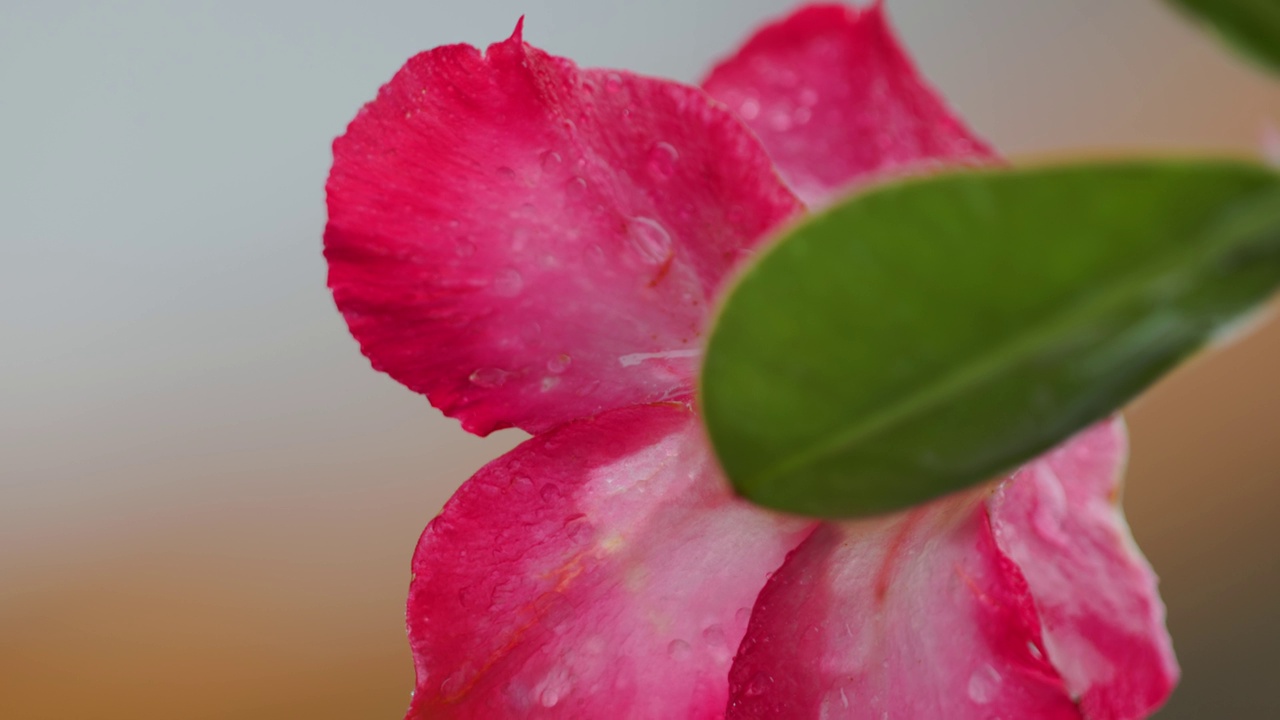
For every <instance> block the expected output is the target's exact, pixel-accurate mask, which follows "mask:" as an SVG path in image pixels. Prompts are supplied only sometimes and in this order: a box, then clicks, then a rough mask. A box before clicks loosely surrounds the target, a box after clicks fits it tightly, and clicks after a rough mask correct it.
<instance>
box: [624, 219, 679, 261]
mask: <svg viewBox="0 0 1280 720" xmlns="http://www.w3.org/2000/svg"><path fill="white" fill-rule="evenodd" d="M627 236H628V238H629V239H630V240H631V246H632V247H633V248H635V250H636V252H637V253H639V254H640V257H641V258H642V259H643V260H645V261H646V262H649V263H652V264H654V265H660V264H662V263H664V262H666V261H667V260H668V259H669V258H670V257H671V252H672V250H671V235H670V233H668V232H667V229H666V228H664V227H662V225H660V224H659V223H658V221H657V220H654V219H652V218H647V217H635V218H631V222H630V223H628V225H627Z"/></svg>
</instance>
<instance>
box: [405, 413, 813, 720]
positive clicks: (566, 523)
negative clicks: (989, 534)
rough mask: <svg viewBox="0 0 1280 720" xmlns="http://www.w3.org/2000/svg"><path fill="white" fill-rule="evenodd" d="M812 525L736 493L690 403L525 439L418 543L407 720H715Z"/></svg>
mask: <svg viewBox="0 0 1280 720" xmlns="http://www.w3.org/2000/svg"><path fill="white" fill-rule="evenodd" d="M812 527H813V523H812V522H810V521H808V520H802V519H794V518H785V517H783V516H779V515H774V514H771V513H768V512H765V511H762V510H760V509H759V508H756V507H754V506H751V505H748V504H747V503H745V502H744V501H741V500H738V499H736V498H734V497H732V496H731V494H730V492H729V490H728V486H727V484H726V483H725V481H724V479H723V477H722V476H721V475H720V473H719V471H718V469H717V466H716V464H715V461H714V459H713V458H712V456H711V454H710V451H709V449H708V445H707V443H706V441H705V440H704V439H703V435H702V430H701V425H700V423H699V422H698V420H697V417H696V416H695V414H694V413H693V411H692V410H691V409H690V408H689V407H687V406H685V405H681V404H662V405H651V406H643V407H636V408H626V409H621V410H616V411H613V412H610V413H606V414H604V415H601V416H599V417H596V418H593V419H589V420H583V421H578V422H574V423H570V424H568V425H564V426H562V427H560V428H558V429H556V430H553V431H551V432H549V433H545V434H543V435H540V436H538V437H535V438H533V439H532V440H529V441H527V442H526V443H524V444H523V445H521V446H519V447H518V448H516V449H515V450H513V451H512V452H510V453H508V454H507V455H506V456H504V457H502V458H500V459H498V460H496V461H495V462H493V463H491V464H490V465H488V466H487V467H485V468H484V469H483V470H481V471H480V472H479V473H477V474H476V475H475V477H473V478H472V479H471V480H469V481H468V482H467V483H466V484H465V485H464V486H463V487H462V489H461V490H459V491H458V493H457V494H456V495H455V496H454V498H453V499H452V500H450V502H449V504H448V505H447V506H446V507H445V509H444V512H443V513H442V514H441V516H440V517H439V518H437V519H436V520H435V521H433V522H432V523H431V525H430V526H429V527H428V528H427V530H426V532H425V533H424V535H423V536H422V540H421V541H420V543H419V545H418V550H417V553H416V554H415V556H414V563H413V567H414V573H415V577H414V581H413V585H412V589H411V591H410V596H409V614H408V618H409V631H410V640H411V645H412V647H413V652H414V657H415V661H416V665H417V671H418V683H417V691H416V693H415V694H414V701H413V707H412V709H411V711H410V713H409V716H408V717H409V718H411V720H419V719H424V720H425V719H426V718H432V719H437V718H475V719H478V720H479V719H482V720H496V719H498V718H582V719H583V720H594V719H596V718H601V719H603V718H627V719H628V720H675V719H678V720H714V719H717V718H722V717H723V716H724V709H725V706H726V703H727V700H728V690H729V681H728V674H729V666H730V663H731V661H732V658H733V654H734V651H735V650H736V648H737V647H738V643H739V641H740V640H741V639H742V636H743V633H744V632H745V631H746V625H747V621H748V618H749V617H750V608H751V606H752V604H753V603H754V602H755V599H756V596H757V594H758V593H759V591H760V588H762V587H763V586H764V583H765V580H766V578H767V577H768V575H769V573H770V572H771V571H773V570H774V569H776V568H777V567H778V566H779V565H780V564H781V562H782V559H783V557H784V556H785V554H786V553H787V552H788V551H789V550H791V549H792V548H793V547H795V546H796V545H797V544H798V543H799V542H800V541H801V540H802V539H803V538H804V537H805V535H807V534H808V533H809V532H810V531H811V529H812Z"/></svg>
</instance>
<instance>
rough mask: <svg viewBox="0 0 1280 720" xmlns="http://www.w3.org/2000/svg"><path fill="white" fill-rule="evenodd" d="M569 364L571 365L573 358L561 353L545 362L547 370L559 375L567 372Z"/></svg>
mask: <svg viewBox="0 0 1280 720" xmlns="http://www.w3.org/2000/svg"><path fill="white" fill-rule="evenodd" d="M571 364H573V358H571V357H569V356H568V355H567V354H564V353H561V354H559V355H557V356H555V357H553V358H551V359H550V360H548V361H547V370H549V371H551V372H553V373H555V374H557V375H559V374H560V373H562V372H564V371H565V370H568V369H569V366H570V365H571Z"/></svg>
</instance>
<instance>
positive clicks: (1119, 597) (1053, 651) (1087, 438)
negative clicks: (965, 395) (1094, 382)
mask: <svg viewBox="0 0 1280 720" xmlns="http://www.w3.org/2000/svg"><path fill="white" fill-rule="evenodd" d="M1127 447H1128V445H1127V441H1126V437H1125V432H1124V425H1123V423H1122V422H1121V421H1119V420H1115V421H1111V422H1108V423H1104V424H1102V425H1099V426H1097V427H1095V428H1093V429H1091V430H1089V431H1087V432H1086V433H1085V434H1084V435H1081V436H1080V437H1079V438H1078V439H1077V440H1076V441H1075V442H1073V443H1071V444H1069V445H1067V446H1065V447H1063V448H1061V449H1059V450H1057V451H1055V452H1053V453H1051V454H1050V455H1048V456H1047V457H1045V458H1044V459H1043V460H1041V461H1040V462H1037V463H1034V464H1032V465H1030V466H1028V467H1027V468H1025V469H1023V470H1022V471H1021V472H1019V473H1018V474H1017V475H1015V476H1014V480H1013V481H1012V482H1008V483H1005V484H1004V485H1002V486H1001V488H1000V490H999V491H998V492H997V493H996V495H995V496H994V497H993V498H992V499H991V501H990V502H989V505H990V508H991V520H992V525H993V527H994V528H995V533H996V542H997V543H998V544H999V546H1000V549H1001V550H1002V551H1003V552H1004V553H1005V554H1006V555H1007V556H1008V557H1009V558H1010V559H1012V560H1013V561H1014V562H1015V563H1017V564H1018V567H1019V568H1021V569H1022V574H1023V576H1024V577H1025V578H1026V580H1027V583H1028V586H1029V587H1030V588H1031V593H1032V595H1034V596H1035V599H1036V607H1037V608H1038V610H1039V614H1040V618H1041V622H1042V624H1043V628H1044V641H1045V647H1046V649H1047V650H1048V652H1049V658H1050V659H1051V660H1052V661H1053V662H1054V665H1055V666H1056V667H1057V668H1058V671H1059V672H1060V673H1061V674H1062V676H1063V679H1064V680H1065V681H1066V684H1067V689H1068V690H1069V691H1070V692H1071V694H1072V696H1073V697H1078V698H1080V706H1081V708H1082V709H1083V710H1084V715H1085V717H1087V718H1089V719H1090V720H1126V719H1128V718H1137V717H1146V716H1147V715H1148V714H1149V713H1151V712H1152V711H1154V710H1155V708H1157V707H1159V705H1160V704H1161V703H1163V702H1164V700H1165V698H1167V697H1168V696H1169V693H1170V692H1172V691H1173V686H1174V685H1175V684H1176V683H1177V680H1178V665H1177V661H1176V660H1175V659H1174V656H1173V648H1172V646H1171V643H1170V641H1169V635H1168V633H1167V632H1166V631H1165V624H1164V605H1163V604H1162V603H1161V602H1160V596H1159V594H1158V593H1157V590H1156V577H1155V574H1154V573H1153V572H1152V571H1151V568H1150V567H1149V566H1148V565H1147V563H1146V561H1145V560H1144V559H1143V557H1142V555H1141V554H1140V553H1139V551H1138V549H1137V546H1136V545H1135V544H1134V542H1133V538H1132V537H1131V536H1130V535H1129V528H1128V526H1127V524H1126V523H1125V520H1124V515H1123V514H1122V513H1121V511H1120V508H1119V506H1118V505H1117V502H1116V498H1117V496H1118V494H1119V483H1120V472H1121V471H1122V469H1123V467H1124V458H1125V456H1126V453H1127Z"/></svg>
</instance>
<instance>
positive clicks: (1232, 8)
mask: <svg viewBox="0 0 1280 720" xmlns="http://www.w3.org/2000/svg"><path fill="white" fill-rule="evenodd" d="M1169 2H1171V3H1172V4H1174V5H1177V6H1178V7H1180V8H1182V9H1183V10H1185V11H1187V12H1188V13H1190V14H1191V15H1193V16H1194V17H1196V18H1199V19H1200V20H1202V21H1204V22H1205V23H1207V24H1208V25H1209V26H1211V27H1212V28H1214V29H1215V30H1216V31H1217V33H1218V34H1219V35H1221V36H1222V37H1223V38H1224V39H1225V40H1226V41H1227V42H1229V43H1231V44H1233V45H1235V46H1236V47H1237V48H1239V49H1240V50H1243V51H1244V52H1245V54H1247V55H1251V56H1252V57H1254V58H1255V59H1257V60H1260V61H1261V62H1263V63H1264V64H1266V65H1268V66H1270V67H1271V69H1272V70H1280V0H1169Z"/></svg>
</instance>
